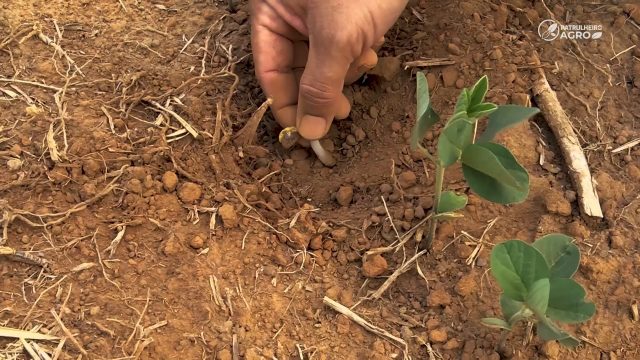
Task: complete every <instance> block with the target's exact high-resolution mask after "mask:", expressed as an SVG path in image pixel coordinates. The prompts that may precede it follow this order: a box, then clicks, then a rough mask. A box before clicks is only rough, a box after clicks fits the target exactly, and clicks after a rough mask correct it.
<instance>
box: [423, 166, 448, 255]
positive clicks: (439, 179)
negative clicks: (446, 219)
mask: <svg viewBox="0 0 640 360" xmlns="http://www.w3.org/2000/svg"><path fill="white" fill-rule="evenodd" d="M443 182H444V167H443V166H442V164H441V163H440V162H437V163H436V192H435V194H434V195H433V209H432V211H433V213H434V214H435V215H437V214H438V206H439V204H440V196H441V195H442V183H443ZM437 227H438V217H437V216H434V217H433V218H432V219H431V222H430V223H429V236H428V237H427V242H426V248H427V250H431V246H432V245H433V239H434V238H435V237H436V229H437Z"/></svg>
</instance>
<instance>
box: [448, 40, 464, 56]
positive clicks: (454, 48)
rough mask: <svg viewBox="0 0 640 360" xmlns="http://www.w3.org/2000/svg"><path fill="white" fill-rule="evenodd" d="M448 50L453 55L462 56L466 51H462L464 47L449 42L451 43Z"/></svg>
mask: <svg viewBox="0 0 640 360" xmlns="http://www.w3.org/2000/svg"><path fill="white" fill-rule="evenodd" d="M447 50H448V51H449V53H450V54H451V55H457V56H460V55H462V54H464V51H462V49H460V47H459V46H458V45H456V44H454V43H449V45H447Z"/></svg>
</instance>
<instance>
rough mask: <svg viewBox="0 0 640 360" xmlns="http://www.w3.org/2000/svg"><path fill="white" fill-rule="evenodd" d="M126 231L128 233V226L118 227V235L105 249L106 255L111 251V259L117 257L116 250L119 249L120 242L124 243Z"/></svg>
mask: <svg viewBox="0 0 640 360" xmlns="http://www.w3.org/2000/svg"><path fill="white" fill-rule="evenodd" d="M125 231H127V226H126V225H122V226H118V233H117V234H116V237H114V238H113V240H111V244H109V246H108V247H107V248H106V249H104V252H105V253H106V252H107V251H109V258H112V257H113V255H115V253H116V249H117V248H118V245H119V244H120V241H122V238H123V237H124V233H125Z"/></svg>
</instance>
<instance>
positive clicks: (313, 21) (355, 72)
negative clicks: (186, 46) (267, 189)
mask: <svg viewBox="0 0 640 360" xmlns="http://www.w3.org/2000/svg"><path fill="white" fill-rule="evenodd" d="M249 3H250V12H251V46H252V50H253V58H254V63H255V71H256V77H257V78H258V81H259V83H260V86H261V87H262V89H263V91H264V92H265V94H266V95H267V97H270V98H271V99H272V100H273V104H272V106H271V110H272V112H273V114H274V116H275V118H276V120H277V121H278V123H279V124H280V125H281V126H283V127H289V126H296V127H297V128H298V132H299V134H300V135H301V136H302V137H303V138H305V139H308V140H317V139H320V138H322V137H323V136H325V135H326V133H327V132H328V131H329V128H330V127H331V123H332V121H333V120H334V118H335V119H344V118H346V117H347V116H349V112H350V110H351V106H350V104H349V101H348V100H347V98H346V97H345V96H344V94H343V93H342V90H343V87H344V85H345V84H348V83H351V82H353V81H355V80H357V79H358V78H359V77H360V76H361V75H362V74H363V73H364V72H366V71H367V70H369V69H371V68H373V67H374V66H375V65H376V63H377V60H378V57H377V55H376V50H377V49H378V48H379V46H381V44H382V41H384V34H385V33H386V32H387V31H388V30H389V29H390V28H391V26H393V24H394V23H395V22H396V20H397V19H398V17H399V16H400V14H401V13H402V11H403V9H404V8H405V7H406V5H407V3H408V0H250V2H249Z"/></svg>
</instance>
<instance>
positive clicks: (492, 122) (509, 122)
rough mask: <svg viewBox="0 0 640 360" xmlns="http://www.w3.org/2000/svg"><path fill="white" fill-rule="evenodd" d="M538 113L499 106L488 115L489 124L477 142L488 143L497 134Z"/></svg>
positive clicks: (525, 109)
mask: <svg viewBox="0 0 640 360" xmlns="http://www.w3.org/2000/svg"><path fill="white" fill-rule="evenodd" d="M539 112H540V109H538V108H532V107H524V106H518V105H501V106H498V109H497V110H496V111H494V112H493V113H491V115H489V123H488V124H487V128H486V129H485V131H484V132H483V133H482V135H480V136H479V137H478V142H489V141H491V140H493V138H494V137H495V136H496V135H498V133H499V132H500V131H502V130H504V129H506V128H509V127H511V126H513V125H515V124H517V123H519V122H521V121H523V120H527V119H529V118H530V117H532V116H533V115H535V114H537V113H539Z"/></svg>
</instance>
